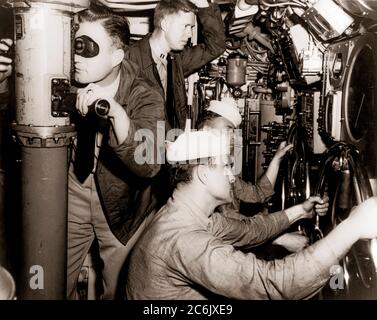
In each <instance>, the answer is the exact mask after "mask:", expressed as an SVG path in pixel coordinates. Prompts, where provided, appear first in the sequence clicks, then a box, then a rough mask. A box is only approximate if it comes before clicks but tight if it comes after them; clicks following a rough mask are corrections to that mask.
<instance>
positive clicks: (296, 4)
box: [260, 0, 306, 8]
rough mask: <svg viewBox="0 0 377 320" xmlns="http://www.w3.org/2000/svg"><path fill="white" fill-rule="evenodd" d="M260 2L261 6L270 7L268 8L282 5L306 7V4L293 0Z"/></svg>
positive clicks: (262, 0)
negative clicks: (289, 0)
mask: <svg viewBox="0 0 377 320" xmlns="http://www.w3.org/2000/svg"><path fill="white" fill-rule="evenodd" d="M260 3H261V4H262V5H263V6H266V7H270V8H274V7H284V6H292V7H306V5H304V4H303V3H301V2H294V0H292V1H291V2H280V3H268V2H266V1H264V0H261V1H260Z"/></svg>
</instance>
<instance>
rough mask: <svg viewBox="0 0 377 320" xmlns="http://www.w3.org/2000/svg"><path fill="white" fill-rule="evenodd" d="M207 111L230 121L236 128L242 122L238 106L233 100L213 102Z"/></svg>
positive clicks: (226, 99)
mask: <svg viewBox="0 0 377 320" xmlns="http://www.w3.org/2000/svg"><path fill="white" fill-rule="evenodd" d="M207 110H209V111H212V112H214V113H217V114H218V115H220V116H222V117H224V118H225V119H227V120H229V121H230V122H231V123H232V124H233V125H234V127H238V126H239V125H240V124H241V122H242V117H241V114H240V112H239V110H238V107H237V104H236V102H235V101H234V99H232V98H223V99H222V100H221V101H218V100H211V101H210V103H209V107H208V109H207Z"/></svg>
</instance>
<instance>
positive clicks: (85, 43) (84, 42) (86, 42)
mask: <svg viewBox="0 0 377 320" xmlns="http://www.w3.org/2000/svg"><path fill="white" fill-rule="evenodd" d="M98 53H99V46H98V44H97V43H96V42H95V41H94V40H93V39H91V38H90V37H88V36H80V37H77V38H76V39H75V54H77V55H79V56H82V57H84V58H93V57H95V56H97V55H98Z"/></svg>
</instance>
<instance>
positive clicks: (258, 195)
mask: <svg viewBox="0 0 377 320" xmlns="http://www.w3.org/2000/svg"><path fill="white" fill-rule="evenodd" d="M273 194H274V189H273V187H272V184H271V182H270V180H268V178H267V176H266V175H263V176H262V177H261V178H260V179H259V180H258V181H257V184H256V185H253V184H251V183H248V182H245V181H243V180H242V179H240V178H236V181H235V183H234V195H235V196H236V198H237V199H239V200H241V201H243V202H247V203H262V202H265V201H266V200H267V199H268V198H269V197H271V196H272V195H273Z"/></svg>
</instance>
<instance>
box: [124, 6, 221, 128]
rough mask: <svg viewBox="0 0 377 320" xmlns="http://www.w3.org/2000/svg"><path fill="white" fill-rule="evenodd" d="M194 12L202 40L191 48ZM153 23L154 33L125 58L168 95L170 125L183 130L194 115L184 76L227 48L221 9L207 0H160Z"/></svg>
mask: <svg viewBox="0 0 377 320" xmlns="http://www.w3.org/2000/svg"><path fill="white" fill-rule="evenodd" d="M195 15H197V17H198V20H199V22H200V24H201V26H202V35H203V43H199V44H198V45H195V46H193V47H189V46H186V44H187V42H188V40H189V39H190V38H191V37H192V28H193V27H194V26H195ZM153 23H154V30H153V32H152V34H149V35H147V36H146V37H145V38H143V39H142V40H140V41H138V42H137V43H135V44H134V45H133V46H131V47H130V48H129V50H128V51H127V52H126V57H127V58H129V59H130V60H131V61H134V62H136V63H137V64H138V65H139V67H140V68H141V69H142V70H143V72H144V73H145V75H146V77H147V78H148V79H149V80H151V81H152V82H153V83H154V84H155V85H156V86H157V87H158V88H159V91H160V93H161V95H162V96H163V97H164V98H166V119H168V121H169V124H170V127H172V128H180V129H184V127H185V120H186V119H187V118H191V112H190V110H189V109H188V106H187V95H186V87H185V78H186V77H188V76H189V75H190V74H192V73H194V72H196V71H198V70H199V69H200V68H202V67H203V66H204V65H205V64H207V63H209V62H210V61H212V60H213V59H215V58H217V57H218V56H220V55H221V54H222V53H223V52H224V50H225V31H224V24H223V21H222V19H221V14H220V9H219V7H218V6H217V5H215V4H209V3H208V1H207V0H161V1H160V2H159V3H158V4H157V6H156V8H155V11H154V21H153ZM169 59H171V61H169ZM170 63H171V65H170Z"/></svg>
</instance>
